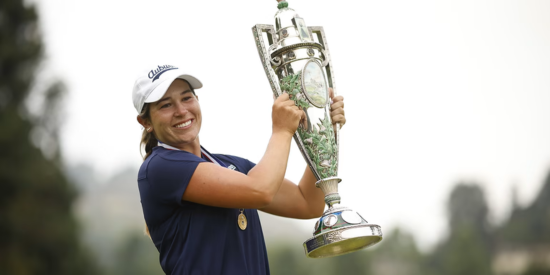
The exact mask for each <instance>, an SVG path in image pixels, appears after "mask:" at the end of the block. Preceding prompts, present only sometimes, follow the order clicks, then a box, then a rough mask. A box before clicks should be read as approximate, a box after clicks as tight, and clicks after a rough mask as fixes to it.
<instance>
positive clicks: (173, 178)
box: [147, 152, 204, 205]
mask: <svg viewBox="0 0 550 275" xmlns="http://www.w3.org/2000/svg"><path fill="white" fill-rule="evenodd" d="M178 153H180V152H178ZM201 162H204V160H203V159H201V158H198V157H196V156H194V158H193V157H190V158H186V159H170V158H165V157H162V156H158V155H157V156H155V158H154V159H152V160H151V162H150V163H149V165H148V167H147V179H148V182H149V185H150V186H149V190H150V191H151V195H152V196H153V197H154V199H155V200H156V201H158V202H161V203H166V204H174V203H176V204H178V205H181V204H182V200H181V198H182V196H183V193H184V192H185V190H186V189H187V186H188V185H189V181H190V180H191V177H192V176H193V173H194V172H195V169H197V166H198V165H199V163H201Z"/></svg>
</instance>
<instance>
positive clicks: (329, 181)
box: [315, 177, 342, 209]
mask: <svg viewBox="0 0 550 275" xmlns="http://www.w3.org/2000/svg"><path fill="white" fill-rule="evenodd" d="M341 181H342V179H340V178H337V177H330V178H326V179H322V180H319V181H317V182H316V183H315V186H317V187H318V188H321V190H323V193H325V203H326V204H327V206H328V208H329V209H330V208H332V207H333V205H335V204H340V194H338V183H340V182H341Z"/></svg>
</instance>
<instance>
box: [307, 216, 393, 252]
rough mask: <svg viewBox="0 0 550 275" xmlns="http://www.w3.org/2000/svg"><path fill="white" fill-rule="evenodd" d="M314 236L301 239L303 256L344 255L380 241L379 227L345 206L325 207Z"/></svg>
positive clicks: (380, 231)
mask: <svg viewBox="0 0 550 275" xmlns="http://www.w3.org/2000/svg"><path fill="white" fill-rule="evenodd" d="M313 234H314V236H313V237H312V238H310V239H308V240H307V241H305V242H304V249H305V252H306V256H307V257H309V258H326V257H332V256H339V255H344V254H347V253H351V252H354V251H357V250H360V249H363V248H366V247H369V246H372V245H375V244H377V243H378V242H380V241H381V240H382V229H381V228H380V226H378V225H376V224H369V223H368V222H367V221H366V220H365V219H363V217H361V215H359V214H358V213H357V212H355V211H352V210H351V209H349V208H346V207H334V208H330V209H328V210H327V211H326V212H325V213H324V214H323V216H322V217H321V218H320V219H319V220H318V221H317V223H316V224H315V231H314V232H313Z"/></svg>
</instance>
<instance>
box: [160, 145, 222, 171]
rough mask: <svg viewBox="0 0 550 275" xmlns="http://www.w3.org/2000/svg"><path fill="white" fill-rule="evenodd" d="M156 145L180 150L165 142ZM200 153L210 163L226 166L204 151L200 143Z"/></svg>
mask: <svg viewBox="0 0 550 275" xmlns="http://www.w3.org/2000/svg"><path fill="white" fill-rule="evenodd" d="M158 146H162V147H164V148H166V149H168V150H175V151H181V150H180V149H178V148H176V147H173V146H170V145H168V144H165V143H162V142H160V141H159V142H158ZM201 154H202V155H203V156H204V158H205V159H206V160H208V161H210V162H212V163H215V164H217V165H219V166H221V167H225V168H228V166H227V165H226V164H225V163H223V161H221V160H219V159H218V158H216V157H214V156H212V155H211V154H210V152H208V151H206V149H204V147H202V145H201Z"/></svg>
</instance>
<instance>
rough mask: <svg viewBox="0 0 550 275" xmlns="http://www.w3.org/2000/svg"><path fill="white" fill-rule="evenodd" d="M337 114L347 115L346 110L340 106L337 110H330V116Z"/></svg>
mask: <svg viewBox="0 0 550 275" xmlns="http://www.w3.org/2000/svg"><path fill="white" fill-rule="evenodd" d="M337 115H343V116H346V112H345V111H344V109H342V108H340V109H336V110H333V111H332V112H330V117H331V118H332V117H335V116H337Z"/></svg>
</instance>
